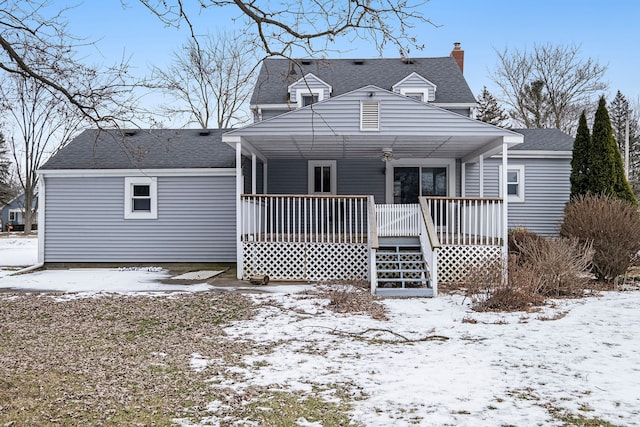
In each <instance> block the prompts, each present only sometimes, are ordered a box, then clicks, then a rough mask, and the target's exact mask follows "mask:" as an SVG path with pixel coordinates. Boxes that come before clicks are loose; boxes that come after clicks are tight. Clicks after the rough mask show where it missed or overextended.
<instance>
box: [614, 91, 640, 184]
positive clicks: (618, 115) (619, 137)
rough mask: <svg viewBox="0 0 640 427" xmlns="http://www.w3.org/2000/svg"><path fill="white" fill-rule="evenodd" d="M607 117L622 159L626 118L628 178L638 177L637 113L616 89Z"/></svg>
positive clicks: (639, 171) (634, 178)
mask: <svg viewBox="0 0 640 427" xmlns="http://www.w3.org/2000/svg"><path fill="white" fill-rule="evenodd" d="M609 117H610V118H611V127H612V128H613V135H614V137H615V138H616V141H617V142H618V148H620V153H621V155H622V156H623V157H622V158H623V160H624V149H625V147H624V146H625V139H626V133H627V120H628V121H629V180H637V179H638V177H640V170H639V169H640V134H639V132H638V130H639V129H638V115H637V114H635V112H634V110H633V108H631V107H630V105H629V101H628V100H627V98H626V97H625V96H624V95H623V94H622V93H621V92H620V91H618V92H617V93H616V97H615V98H614V99H613V101H611V104H609Z"/></svg>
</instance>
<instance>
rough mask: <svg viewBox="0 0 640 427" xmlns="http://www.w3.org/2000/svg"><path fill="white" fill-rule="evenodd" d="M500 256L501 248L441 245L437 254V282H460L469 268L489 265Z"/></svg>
mask: <svg viewBox="0 0 640 427" xmlns="http://www.w3.org/2000/svg"><path fill="white" fill-rule="evenodd" d="M501 256H502V247H500V246H488V245H464V246H457V245H443V246H441V247H440V252H439V253H438V280H439V281H440V282H444V283H447V282H449V283H451V282H460V281H461V280H463V279H464V278H465V276H466V275H467V272H468V271H469V268H471V267H479V266H482V265H489V264H490V263H492V262H494V261H495V260H496V259H500V257H501Z"/></svg>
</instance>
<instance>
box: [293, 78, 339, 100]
mask: <svg viewBox="0 0 640 427" xmlns="http://www.w3.org/2000/svg"><path fill="white" fill-rule="evenodd" d="M287 91H288V92H289V102H290V103H292V104H297V106H298V108H301V107H305V106H307V105H309V104H313V103H315V102H320V101H323V100H325V99H328V98H329V97H330V96H331V92H332V91H333V88H332V87H331V85H329V84H328V83H326V82H324V81H323V80H322V79H320V78H318V77H316V76H315V75H313V73H308V74H306V75H305V76H304V77H302V78H301V79H299V80H298V81H296V82H294V83H292V84H290V85H289V87H288V88H287Z"/></svg>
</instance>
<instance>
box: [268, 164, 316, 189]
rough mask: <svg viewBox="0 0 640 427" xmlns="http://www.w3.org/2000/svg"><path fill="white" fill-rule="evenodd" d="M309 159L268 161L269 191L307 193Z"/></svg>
mask: <svg viewBox="0 0 640 427" xmlns="http://www.w3.org/2000/svg"><path fill="white" fill-rule="evenodd" d="M307 173H308V172H307V161H306V160H281V159H271V160H269V162H268V163H267V193H269V194H307V193H308V192H309V187H308V186H307Z"/></svg>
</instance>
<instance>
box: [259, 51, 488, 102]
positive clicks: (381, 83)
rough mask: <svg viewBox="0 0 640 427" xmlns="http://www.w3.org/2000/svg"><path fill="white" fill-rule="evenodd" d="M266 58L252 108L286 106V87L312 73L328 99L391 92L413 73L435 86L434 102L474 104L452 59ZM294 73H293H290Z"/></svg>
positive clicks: (469, 91) (472, 97)
mask: <svg viewBox="0 0 640 427" xmlns="http://www.w3.org/2000/svg"><path fill="white" fill-rule="evenodd" d="M292 64H293V63H292V62H291V61H290V60H288V59H275V58H270V59H266V60H265V61H264V62H263V64H262V68H261V69H260V73H259V75H258V80H257V82H256V86H255V89H254V91H253V96H252V97H251V104H252V105H256V104H257V105H262V104H284V103H287V87H288V86H289V85H290V84H292V83H294V82H296V81H297V80H299V79H300V78H302V77H303V76H305V75H307V74H308V73H313V75H315V76H316V77H318V78H320V79H322V80H323V81H325V82H326V83H327V84H329V85H331V86H332V88H333V92H332V93H331V96H337V95H341V94H343V93H347V92H351V91H353V90H355V89H359V88H361V87H364V86H367V85H374V86H378V87H380V88H383V89H387V90H391V88H392V86H393V85H395V84H396V83H398V82H399V81H401V80H402V79H404V78H405V77H407V76H408V75H410V74H411V73H413V72H415V73H417V74H419V75H420V76H422V77H424V78H425V79H427V80H429V81H430V82H432V83H433V84H435V85H436V86H437V90H436V99H435V101H434V102H436V103H452V104H459V103H460V104H466V103H475V102H476V99H475V97H474V96H473V93H471V89H470V88H469V85H468V84H467V82H466V80H465V79H464V76H463V75H462V72H461V71H460V67H459V66H458V64H457V63H456V61H455V59H454V58H453V57H450V56H447V57H441V58H412V59H411V60H410V61H407V60H404V61H403V60H401V59H400V58H396V59H387V58H372V59H301V60H298V61H297V63H296V64H293V66H292ZM292 72H295V74H292Z"/></svg>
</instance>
